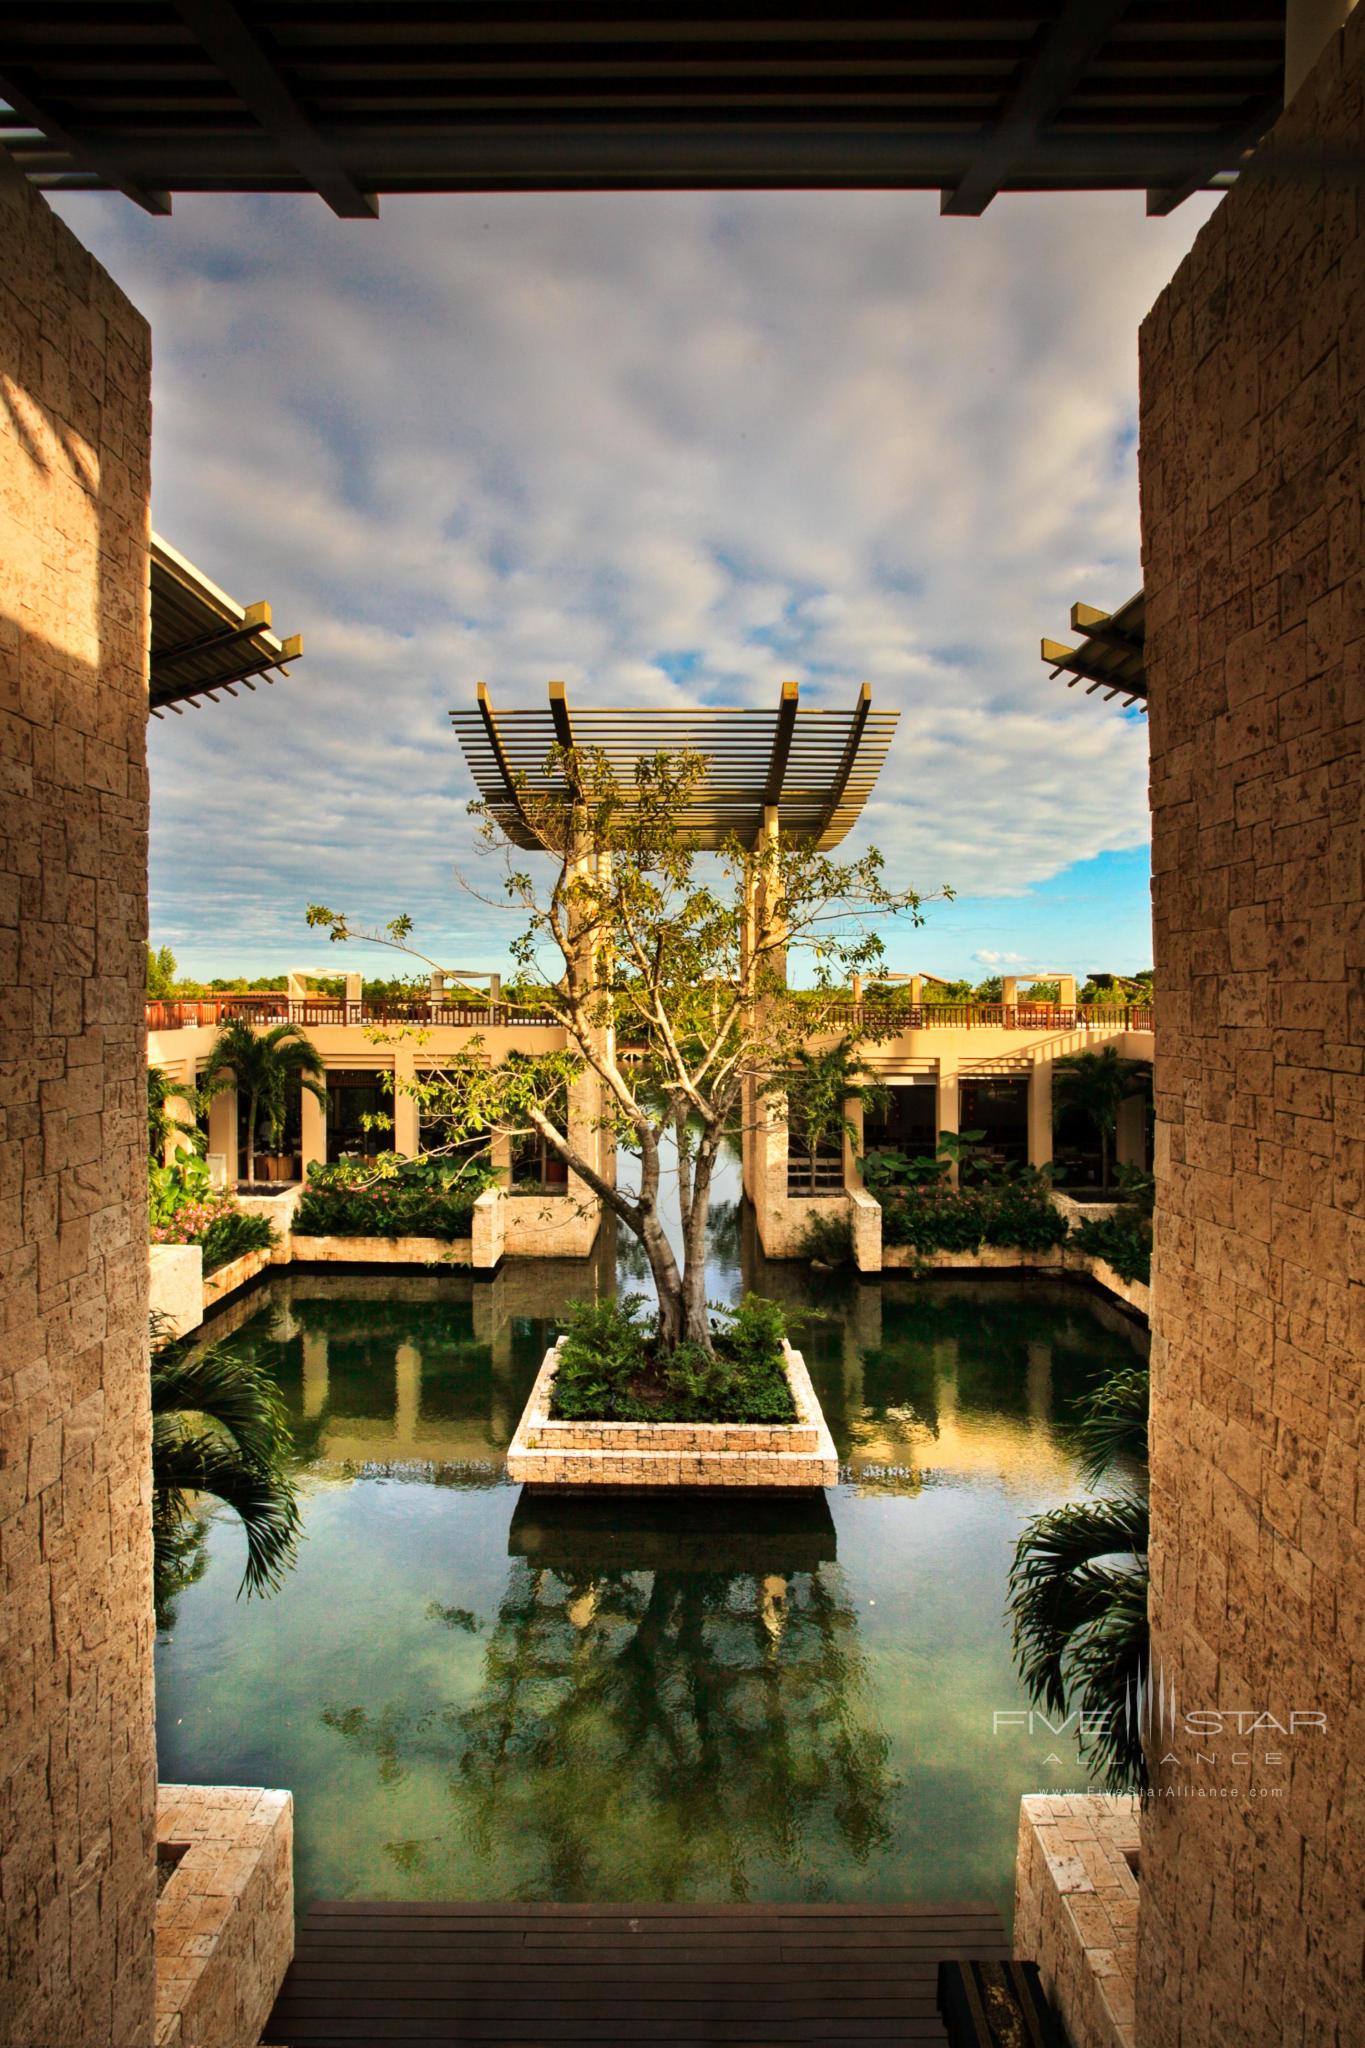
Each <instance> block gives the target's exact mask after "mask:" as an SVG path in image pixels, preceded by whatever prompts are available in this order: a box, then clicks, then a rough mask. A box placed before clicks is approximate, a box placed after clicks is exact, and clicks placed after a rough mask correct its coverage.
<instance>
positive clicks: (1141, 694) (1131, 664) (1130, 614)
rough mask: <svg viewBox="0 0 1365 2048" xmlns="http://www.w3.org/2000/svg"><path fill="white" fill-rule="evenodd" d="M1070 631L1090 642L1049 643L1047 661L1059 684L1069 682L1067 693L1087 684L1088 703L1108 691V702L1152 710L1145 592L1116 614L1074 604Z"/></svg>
mask: <svg viewBox="0 0 1365 2048" xmlns="http://www.w3.org/2000/svg"><path fill="white" fill-rule="evenodd" d="M1071 630H1072V632H1073V633H1081V634H1083V635H1084V636H1085V637H1084V638H1083V639H1082V641H1081V643H1080V645H1079V646H1078V647H1068V646H1066V645H1065V644H1064V643H1063V642H1062V641H1060V640H1044V641H1043V643H1042V658H1043V660H1044V661H1045V662H1046V663H1047V664H1048V666H1049V668H1050V669H1051V670H1052V673H1053V676H1054V678H1055V677H1057V676H1059V675H1066V676H1067V677H1068V682H1067V688H1068V689H1069V690H1074V689H1075V687H1076V685H1077V683H1082V682H1084V683H1088V684H1089V686H1090V687H1089V689H1088V690H1087V691H1086V695H1087V697H1092V696H1093V695H1094V694H1095V692H1096V690H1103V691H1104V693H1105V699H1106V701H1108V700H1109V699H1110V698H1113V697H1122V698H1123V700H1124V703H1125V706H1127V705H1132V704H1141V705H1142V707H1143V709H1144V710H1145V709H1146V705H1147V666H1146V632H1147V606H1146V598H1145V596H1144V593H1143V592H1142V591H1140V590H1139V591H1138V593H1137V595H1136V597H1130V598H1129V600H1128V602H1127V604H1122V605H1120V606H1119V608H1118V610H1117V611H1116V612H1102V611H1100V610H1098V608H1097V607H1096V606H1095V605H1093V604H1073V605H1072V607H1071Z"/></svg>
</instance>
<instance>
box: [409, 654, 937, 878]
mask: <svg viewBox="0 0 1365 2048" xmlns="http://www.w3.org/2000/svg"><path fill="white" fill-rule="evenodd" d="M798 696H799V692H798V689H797V685H796V684H795V683H784V684H783V685H782V695H781V698H780V700H779V703H778V707H777V709H776V710H775V711H740V710H722V709H719V708H717V707H715V706H712V705H705V704H703V705H695V706H689V707H688V708H687V709H685V710H681V711H655V710H636V709H634V708H629V709H625V708H622V709H615V710H606V709H599V708H597V707H593V706H585V705H574V706H573V708H572V710H571V709H570V706H569V702H568V695H567V692H566V691H565V688H564V685H563V684H562V683H551V684H550V695H549V702H548V703H547V705H546V707H545V708H544V709H543V710H533V711H498V712H495V711H494V709H493V703H492V699H491V697H490V696H489V693H488V688H487V685H486V684H484V683H480V684H479V689H478V707H477V709H476V710H473V711H452V712H451V714H450V716H451V722H452V723H453V725H454V727H455V730H456V732H457V734H458V735H459V740H460V745H461V747H462V748H463V750H464V757H465V760H466V762H467V763H468V765H469V772H470V774H471V775H472V776H473V778H474V781H475V784H476V785H477V787H478V790H479V794H480V795H481V796H482V797H483V799H484V800H485V802H487V803H488V804H489V805H490V806H491V808H492V813H493V816H494V818H495V819H496V820H497V822H498V824H499V826H500V827H501V828H502V830H503V831H504V832H505V833H506V835H507V837H508V838H509V839H510V840H511V841H512V843H513V845H514V846H525V847H533V846H539V845H541V844H542V840H541V838H540V836H539V834H538V833H537V831H536V829H535V825H534V823H533V822H532V819H531V818H530V817H528V815H527V810H526V808H524V807H523V798H527V799H529V798H530V797H536V798H544V797H546V796H550V797H555V796H560V797H562V798H563V800H564V802H565V803H567V802H568V801H569V799H570V791H569V787H568V784H567V782H566V780H565V777H564V770H563V767H562V766H560V765H556V766H555V767H554V768H553V769H549V770H547V766H546V760H547V756H548V755H549V754H550V752H551V749H552V748H554V747H555V746H556V745H561V746H562V745H565V744H572V745H574V746H576V747H578V748H580V749H582V750H583V751H585V752H587V751H593V752H601V753H602V754H604V755H605V756H606V759H607V762H608V764H609V766H610V768H611V772H612V774H613V776H614V777H615V778H616V780H617V781H618V782H619V783H620V785H621V786H622V788H623V789H625V790H629V789H630V788H631V787H632V786H633V784H634V779H635V764H636V762H637V761H639V760H640V759H641V758H642V757H643V756H647V755H652V754H657V753H697V754H703V755H705V757H706V760H707V773H706V777H705V780H704V782H703V784H702V786H701V788H700V790H699V791H698V794H697V799H696V802H695V804H694V805H693V806H692V807H691V808H690V809H689V810H688V811H687V812H686V813H685V815H684V816H683V817H682V818H680V819H679V821H678V822H679V829H680V831H681V832H682V833H683V834H684V835H685V837H686V838H687V839H688V840H689V842H690V843H691V844H692V845H694V846H699V847H703V848H705V847H710V848H715V847H717V846H720V845H721V844H722V843H723V842H724V841H725V840H726V839H729V838H731V837H732V836H733V837H738V838H739V839H741V840H742V841H744V842H745V843H746V844H748V845H752V844H753V843H754V842H755V841H756V839H757V837H758V835H759V833H760V831H761V830H762V828H763V821H764V812H765V810H776V812H777V823H778V828H779V830H780V831H781V833H782V836H783V837H784V838H785V839H787V840H788V841H797V842H810V843H813V844H814V845H816V846H819V847H821V848H826V849H828V848H829V847H834V846H837V845H838V844H839V842H840V840H841V839H843V838H844V837H845V835H846V834H847V833H848V832H849V831H850V830H851V828H852V826H853V825H854V823H855V822H856V820H857V818H858V814H859V812H860V811H861V810H862V807H863V805H864V804H865V803H866V802H867V799H868V797H869V796H870V795H871V793H872V789H873V785H874V784H875V782H876V780H877V776H878V774H879V773H880V772H881V765H882V762H883V761H884V760H885V758H886V750H887V748H888V747H889V746H890V744H891V741H892V738H893V736H894V734H895V730H896V721H897V719H898V718H899V717H900V713H899V712H898V711H874V710H873V709H872V692H871V690H870V688H869V687H868V685H867V684H866V683H864V684H863V685H862V688H861V689H860V691H859V693H858V698H857V702H856V703H855V705H854V707H853V709H852V710H851V711H810V710H802V709H800V707H799V703H798ZM532 808H533V807H532Z"/></svg>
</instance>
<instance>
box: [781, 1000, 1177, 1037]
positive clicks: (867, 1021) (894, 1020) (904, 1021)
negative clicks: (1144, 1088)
mask: <svg viewBox="0 0 1365 2048" xmlns="http://www.w3.org/2000/svg"><path fill="white" fill-rule="evenodd" d="M820 1014H821V1015H822V1016H823V1018H824V1021H825V1023H826V1024H827V1025H828V1026H829V1027H830V1028H831V1029H844V1030H847V1029H849V1028H853V1029H855V1030H857V1031H862V1032H869V1033H873V1034H878V1035H884V1036H886V1037H896V1036H897V1035H898V1034H899V1033H900V1032H902V1031H935V1030H938V1031H972V1030H977V1029H982V1030H991V1029H994V1030H996V1031H1001V1030H1003V1031H1150V1030H1151V1029H1152V1009H1151V1005H1150V1004H1128V1005H1124V1004H1120V1003H1085V1004H1081V1005H1078V1006H1076V1007H1075V1008H1066V1009H1064V1008H1063V1007H1062V1005H1061V1004H1060V1003H906V1004H904V1005H895V1006H886V1005H882V1006H875V1007H874V1005H872V1004H871V1003H833V1004H831V1005H830V1007H829V1009H827V1010H824V1011H822V1012H821V1013H820Z"/></svg>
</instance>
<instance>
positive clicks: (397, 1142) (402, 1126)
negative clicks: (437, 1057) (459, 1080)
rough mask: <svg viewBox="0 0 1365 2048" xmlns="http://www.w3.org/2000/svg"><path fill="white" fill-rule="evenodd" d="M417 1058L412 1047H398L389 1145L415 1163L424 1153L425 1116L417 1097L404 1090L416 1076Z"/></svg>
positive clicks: (399, 1045) (394, 1061)
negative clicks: (422, 1152) (423, 1131)
mask: <svg viewBox="0 0 1365 2048" xmlns="http://www.w3.org/2000/svg"><path fill="white" fill-rule="evenodd" d="M415 1059H416V1055H415V1053H414V1051H413V1048H412V1046H411V1045H403V1044H401V1043H400V1044H398V1045H396V1046H395V1047H394V1053H393V1131H392V1134H391V1136H390V1140H389V1142H390V1144H391V1145H392V1146H393V1149H394V1151H395V1152H401V1153H402V1155H403V1157H404V1158H405V1159H415V1158H416V1157H417V1155H418V1153H419V1152H420V1151H421V1149H422V1137H421V1130H422V1115H421V1109H420V1107H419V1105H418V1103H417V1100H416V1097H415V1096H412V1095H410V1094H409V1093H408V1091H407V1089H406V1088H405V1087H404V1086H403V1083H404V1082H405V1081H411V1080H412V1078H413V1075H414V1073H415V1065H414V1062H415Z"/></svg>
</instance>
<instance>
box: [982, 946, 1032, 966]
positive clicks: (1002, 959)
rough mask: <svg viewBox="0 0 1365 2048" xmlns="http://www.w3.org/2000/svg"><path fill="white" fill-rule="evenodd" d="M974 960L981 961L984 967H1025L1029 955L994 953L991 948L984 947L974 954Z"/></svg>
mask: <svg viewBox="0 0 1365 2048" xmlns="http://www.w3.org/2000/svg"><path fill="white" fill-rule="evenodd" d="M972 958H973V960H979V961H980V962H981V964H982V966H983V967H1023V966H1024V965H1025V963H1026V962H1027V960H1028V954H1027V953H993V952H991V950H990V949H989V947H984V946H983V947H982V949H981V951H980V952H977V953H973V955H972Z"/></svg>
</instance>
